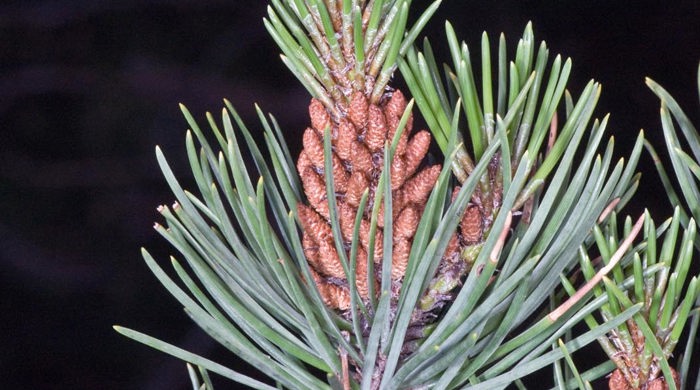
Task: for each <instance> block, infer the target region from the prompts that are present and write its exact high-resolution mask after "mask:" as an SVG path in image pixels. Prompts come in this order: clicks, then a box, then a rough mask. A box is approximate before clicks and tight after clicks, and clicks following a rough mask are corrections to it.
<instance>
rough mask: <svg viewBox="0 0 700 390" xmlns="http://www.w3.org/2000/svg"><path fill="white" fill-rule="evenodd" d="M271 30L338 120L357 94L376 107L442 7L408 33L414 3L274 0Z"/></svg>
mask: <svg viewBox="0 0 700 390" xmlns="http://www.w3.org/2000/svg"><path fill="white" fill-rule="evenodd" d="M271 3H272V5H271V6H269V7H268V17H269V19H267V18H266V19H265V20H264V23H265V27H266V28H267V30H268V32H269V33H270V35H271V36H272V38H273V39H274V40H275V42H276V43H277V44H278V45H279V47H280V48H281V49H282V52H283V54H282V55H281V57H282V61H283V62H284V63H285V64H286V65H287V67H288V68H289V69H290V70H291V71H292V73H294V75H295V76H296V77H297V78H298V79H299V80H300V81H301V82H302V84H303V85H304V86H305V87H306V89H307V90H308V91H309V92H310V93H311V95H312V96H313V97H315V98H316V99H319V100H320V101H321V102H322V103H323V104H324V105H325V106H326V108H328V110H329V111H330V112H331V113H332V114H333V115H334V116H335V117H340V116H342V115H344V113H345V112H346V110H347V105H348V103H349V102H350V99H351V96H352V94H353V93H354V92H356V91H360V92H362V93H363V94H365V96H367V98H368V99H369V100H370V101H371V102H373V103H376V102H378V101H379V99H380V98H381V97H382V95H383V93H384V90H385V88H386V86H387V84H388V82H389V80H390V78H391V76H392V74H393V73H394V70H395V69H396V67H397V62H398V61H397V58H398V57H399V56H402V55H403V54H404V53H405V52H406V50H408V48H409V47H410V45H411V44H412V43H413V41H414V40H415V38H416V36H417V35H418V33H419V32H420V31H421V29H422V28H423V26H424V25H425V23H426V22H427V21H428V19H429V18H430V16H432V14H433V13H434V12H435V10H436V9H437V7H438V6H439V4H440V0H437V1H434V2H433V3H432V4H431V6H430V7H428V8H427V9H426V10H425V11H424V12H423V14H422V15H421V16H420V18H418V20H417V21H416V22H415V24H414V25H413V27H412V28H411V29H410V30H407V20H408V9H409V6H410V4H411V0H326V1H323V0H306V1H304V0H273V1H272V2H271Z"/></svg>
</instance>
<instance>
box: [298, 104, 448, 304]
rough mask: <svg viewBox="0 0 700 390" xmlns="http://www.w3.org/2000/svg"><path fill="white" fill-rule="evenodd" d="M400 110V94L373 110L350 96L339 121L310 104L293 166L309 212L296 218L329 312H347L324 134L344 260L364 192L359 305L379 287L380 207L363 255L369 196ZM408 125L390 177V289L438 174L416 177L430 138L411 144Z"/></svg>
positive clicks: (435, 170)
mask: <svg viewBox="0 0 700 390" xmlns="http://www.w3.org/2000/svg"><path fill="white" fill-rule="evenodd" d="M405 109H406V99H405V98H404V96H403V94H402V93H401V92H400V91H394V92H393V93H392V94H386V95H385V96H384V98H382V99H381V101H380V103H379V104H372V103H370V102H369V101H368V99H367V97H366V96H365V95H364V94H363V93H361V92H354V93H353V94H352V96H351V97H350V99H349V102H348V103H347V106H346V107H345V114H344V116H343V117H341V118H335V117H332V116H331V115H330V114H329V112H328V111H327V110H326V108H325V107H324V105H323V104H321V102H319V101H318V100H316V99H312V101H311V104H310V105H309V116H310V119H311V127H309V128H307V129H306V131H305V132H304V135H303V146H304V149H303V150H302V152H301V154H300V155H299V159H298V161H297V169H298V171H299V174H300V176H301V181H302V184H303V187H304V193H305V194H306V198H307V200H308V205H304V204H299V205H298V207H297V212H298V215H299V220H300V222H301V225H302V228H303V237H302V243H303V245H304V254H305V255H306V257H307V261H308V263H309V265H310V266H311V268H312V275H313V278H314V282H315V283H316V286H317V287H318V290H319V292H320V294H321V296H322V298H323V301H324V303H325V304H326V305H327V306H329V307H331V308H333V309H339V310H347V309H348V308H349V306H350V294H349V289H348V281H347V276H346V275H345V273H344V270H343V267H342V263H341V260H340V254H339V253H338V252H337V246H336V244H335V242H334V239H333V235H332V229H331V225H330V213H329V209H328V195H327V192H326V182H325V172H324V170H325V168H324V167H325V163H324V160H325V157H324V151H323V134H324V132H325V130H326V128H328V127H330V134H331V145H332V156H331V158H332V161H331V166H332V176H333V182H334V186H335V194H334V196H335V202H336V205H337V210H338V219H339V224H340V227H341V235H342V240H343V242H342V245H341V247H342V248H343V249H344V250H345V255H346V257H347V258H348V259H349V256H350V248H351V246H352V242H351V240H352V236H353V233H354V230H355V222H356V220H357V217H358V206H359V204H360V199H361V198H362V195H363V193H364V192H365V191H368V192H369V202H368V204H367V207H366V208H365V210H364V212H363V213H362V215H360V225H359V243H358V245H359V248H358V255H357V259H356V264H357V266H356V275H354V277H355V284H356V286H357V289H358V292H359V295H360V298H361V299H363V300H365V299H367V298H369V294H370V293H371V292H370V291H369V282H370V281H373V283H374V286H378V285H379V283H380V280H379V269H380V268H381V267H378V266H376V265H379V264H380V263H381V260H382V256H383V252H384V251H383V249H382V246H383V202H382V204H380V205H379V206H380V218H379V223H378V226H377V228H376V233H375V235H374V251H373V252H372V251H370V241H371V238H372V236H371V229H370V226H371V222H370V217H371V212H372V208H373V206H374V201H375V197H376V193H377V191H381V189H378V188H377V185H378V181H379V177H380V176H381V173H382V171H383V167H384V154H385V153H386V150H385V145H387V144H390V143H391V141H392V139H393V137H394V135H395V134H396V132H397V131H398V130H399V128H398V125H399V123H400V119H401V117H402V115H403V114H404V110H405ZM412 124H413V120H412V117H410V118H409V120H408V122H407V124H406V126H405V129H404V130H403V132H402V133H401V136H400V138H399V141H398V145H397V148H396V151H395V153H394V156H393V160H392V162H391V171H390V173H389V174H390V181H391V190H392V209H393V213H392V218H393V222H392V224H393V237H392V239H393V240H392V242H393V247H392V272H391V278H392V282H400V281H401V279H402V278H403V276H404V273H405V270H406V266H407V263H408V257H409V253H410V248H411V244H412V241H413V236H414V235H415V232H416V228H417V226H418V222H419V221H420V216H421V215H422V213H423V209H424V205H425V202H426V200H427V198H428V195H429V194H430V191H431V190H432V188H433V187H434V185H435V182H436V181H437V178H438V176H439V174H440V170H441V168H440V166H439V165H433V166H430V167H426V168H424V169H419V167H420V165H421V163H422V161H423V158H424V157H425V155H426V154H427V152H428V146H429V144H430V135H429V133H428V132H426V131H420V132H417V133H416V134H415V135H413V136H411V135H410V134H411V128H412ZM349 260H350V259H349ZM369 261H372V262H373V264H374V265H375V267H373V269H374V272H373V274H371V275H369V274H368V273H369V269H370V268H369V263H368V262H369ZM375 293H376V292H375Z"/></svg>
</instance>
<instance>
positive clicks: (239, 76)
mask: <svg viewBox="0 0 700 390" xmlns="http://www.w3.org/2000/svg"><path fill="white" fill-rule="evenodd" d="M414 3H415V4H414V9H416V8H419V7H420V6H421V5H422V4H425V3H426V2H420V1H418V0H416V1H415V2H414ZM265 7H266V5H265V3H264V2H257V1H255V2H253V1H250V2H248V1H216V0H209V1H168V0H143V1H117V2H112V1H105V0H95V1H77V0H76V1H51V0H46V1H9V2H8V1H5V2H3V5H0V64H1V70H2V71H1V72H0V386H2V387H3V388H15V389H35V388H39V389H154V390H155V389H185V388H189V382H188V380H187V378H186V371H185V369H184V364H183V363H181V362H180V361H178V360H176V359H173V358H170V357H168V356H165V355H163V354H161V353H159V352H156V351H153V350H150V349H149V348H147V347H144V346H142V345H139V344H137V343H135V342H133V341H130V340H128V339H126V338H124V337H121V336H119V335H118V334H116V333H115V332H114V331H113V330H112V327H111V326H112V325H113V324H123V325H125V326H128V327H132V328H135V329H138V330H141V331H144V332H146V333H149V334H153V335H156V336H158V337H160V338H163V339H165V340H167V341H170V342H173V343H174V344H176V345H179V346H182V347H185V348H187V349H191V350H194V351H197V352H199V353H202V354H206V355H207V356H211V357H213V358H215V359H216V360H218V361H220V362H222V363H224V364H227V365H231V366H238V367H241V368H240V369H242V370H246V369H247V368H246V367H244V366H241V364H242V363H240V362H238V361H237V360H236V359H235V358H233V357H231V356H230V355H229V354H228V353H226V352H224V351H222V350H221V349H220V348H219V347H217V346H216V345H215V344H214V343H213V342H212V341H210V340H209V339H208V338H207V337H206V336H205V335H203V334H202V333H201V332H200V331H199V330H197V328H196V327H195V326H194V325H193V324H192V323H191V322H190V321H189V319H188V318H187V317H186V315H185V314H184V313H183V312H182V311H181V309H180V307H179V306H178V305H177V304H176V303H175V302H174V299H172V298H170V297H169V296H168V295H167V294H166V293H165V292H164V291H163V289H162V288H161V287H160V285H158V284H157V282H156V280H155V278H154V277H153V276H152V275H151V274H150V273H149V271H148V270H147V268H146V266H145V265H144V264H143V262H142V260H141V257H140V255H139V247H141V246H145V247H148V248H149V249H150V250H151V251H152V253H154V254H155V255H156V256H158V257H159V258H160V259H162V260H165V259H166V258H167V255H169V254H171V253H173V251H172V250H171V249H170V248H168V247H167V246H166V245H165V244H164V242H163V240H161V239H160V238H159V236H158V235H157V234H156V232H155V231H153V230H152V229H151V226H152V221H154V220H158V215H157V213H156V212H155V207H156V206H157V205H158V204H161V203H166V204H169V203H170V202H171V200H172V196H171V195H170V194H169V192H168V190H167V188H166V186H165V184H164V180H162V179H161V176H160V173H159V169H158V167H157V164H156V163H155V157H154V154H153V147H154V145H156V144H159V145H161V146H162V147H163V148H164V150H165V152H166V155H167V156H168V157H169V159H170V161H171V162H172V163H173V165H174V169H175V171H176V172H178V173H179V175H180V176H181V177H183V178H187V177H188V176H187V166H186V163H185V158H184V131H185V129H186V127H187V125H186V123H185V121H184V119H182V117H181V115H180V113H179V111H178V106H177V103H179V102H182V103H185V104H186V105H187V106H188V107H189V108H190V110H191V111H192V112H193V113H194V115H195V116H196V117H197V118H198V119H199V120H201V121H202V122H203V121H204V116H203V113H204V112H205V111H206V110H210V111H212V112H213V113H214V114H218V112H219V110H220V109H221V107H222V103H221V99H222V98H224V97H227V98H229V99H231V100H232V102H233V104H234V105H235V106H236V107H237V109H238V110H239V111H240V113H241V114H242V116H243V117H244V118H246V119H247V122H248V123H249V125H250V126H251V127H252V128H256V127H255V126H256V123H257V119H256V117H255V113H254V110H253V103H254V102H257V103H259V104H260V105H261V106H262V108H263V110H265V111H269V112H271V113H273V114H274V115H275V116H276V117H277V119H278V120H279V122H280V123H281V125H282V128H283V129H285V131H286V132H288V134H289V137H288V139H289V144H290V147H291V148H292V151H293V153H296V152H298V150H299V143H298V139H299V138H300V137H299V135H300V132H301V130H303V129H304V127H305V125H306V122H307V119H306V115H307V111H306V106H307V105H308V100H309V97H308V95H307V93H306V91H305V90H304V89H303V88H301V87H300V86H299V84H298V83H297V81H296V80H295V79H294V78H293V76H292V75H291V74H290V73H289V72H288V71H287V70H286V69H285V68H284V66H283V64H282V63H281V61H279V57H278V50H277V49H276V48H275V47H274V44H273V42H272V39H271V38H269V37H268V36H267V33H266V31H265V29H264V27H263V25H262V18H263V16H264V15H265ZM445 19H449V20H451V21H452V23H453V25H454V26H455V29H456V30H457V33H458V36H459V37H460V38H461V39H464V40H466V41H467V42H468V43H469V44H470V45H472V46H473V47H475V48H476V47H478V43H479V39H480V35H481V32H482V31H484V30H486V31H488V32H489V33H490V35H491V38H492V42H495V41H496V37H497V34H498V33H500V32H501V31H503V32H506V36H507V38H508V41H509V42H510V43H511V44H513V43H515V42H516V41H517V38H518V37H519V36H520V34H521V33H522V30H523V28H524V26H525V24H526V23H527V21H529V20H532V21H533V23H534V29H535V37H536V39H537V40H538V41H539V40H546V41H547V43H548V46H549V47H550V53H551V54H555V53H562V54H563V55H564V56H569V57H572V59H573V64H574V68H573V74H572V78H571V81H570V86H569V87H570V89H571V90H572V91H573V92H574V94H577V93H579V92H580V91H581V89H582V87H583V86H584V85H585V83H586V82H587V81H588V80H589V79H590V78H595V79H596V80H599V81H601V82H602V84H603V95H602V98H601V101H600V103H599V105H598V107H599V109H598V116H599V117H602V115H604V114H605V113H607V112H611V113H612V117H611V123H610V125H609V130H608V131H609V134H611V135H614V136H615V138H616V140H617V148H616V152H617V155H618V156H620V157H622V156H624V155H626V154H627V153H628V152H629V150H630V148H631V142H632V140H633V139H634V137H635V136H636V134H637V133H638V131H639V129H640V128H644V129H645V130H646V134H647V137H648V138H649V139H650V140H651V142H652V143H654V144H655V145H657V148H658V149H661V150H663V149H664V146H663V139H662V137H661V134H660V123H659V119H658V107H659V103H658V101H657V99H656V98H655V96H654V95H653V94H652V93H651V92H650V91H649V90H648V89H647V88H646V86H645V85H644V77H645V76H651V77H652V78H654V79H655V80H656V81H658V82H659V83H661V84H662V85H663V86H665V87H666V88H667V89H668V90H669V91H670V92H671V93H672V94H673V95H674V96H675V97H676V98H677V100H679V102H680V103H681V105H682V106H683V107H684V108H685V109H686V111H687V112H688V114H689V115H690V116H691V118H692V119H693V120H694V121H695V123H700V121H698V119H699V117H700V115H699V114H700V110H698V96H697V93H698V91H697V84H696V71H697V65H698V61H699V60H700V3H698V2H697V1H686V2H663V1H656V2H651V1H643V2H625V1H617V2H615V1H613V2H607V1H483V2H476V1H469V2H461V1H456V0H453V1H450V0H445V1H444V4H442V6H441V8H440V10H439V12H438V13H437V14H436V15H435V17H434V18H433V20H432V23H431V24H430V25H429V27H428V28H427V29H426V30H425V33H426V34H427V35H429V36H430V37H431V41H432V42H433V43H434V44H438V43H441V42H443V41H444V27H443V26H444V24H443V21H444V20H445ZM511 48H512V46H511ZM475 51H476V49H475ZM511 52H512V51H511ZM438 55H439V56H441V58H447V57H446V56H447V55H448V53H447V52H446V51H445V50H439V53H438ZM397 78H400V76H399V75H397ZM639 169H640V170H641V171H643V172H644V177H643V181H642V187H641V188H640V191H639V193H638V195H637V196H636V198H635V199H634V200H633V202H632V204H631V205H630V207H629V208H628V212H629V213H632V214H634V215H637V214H638V213H639V212H641V210H643V208H644V207H649V208H651V209H652V210H653V213H654V215H655V216H658V217H665V216H667V215H669V214H670V211H671V207H670V205H669V204H668V201H667V200H666V199H665V197H664V192H663V189H662V188H661V186H660V183H659V181H658V179H656V177H655V172H654V170H653V168H652V165H651V162H650V159H649V157H648V156H647V155H646V154H645V155H644V156H643V158H642V162H641V164H640V167H639ZM598 356H599V355H598ZM217 383H219V388H235V385H233V384H232V383H231V382H228V381H221V380H219V381H217Z"/></svg>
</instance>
